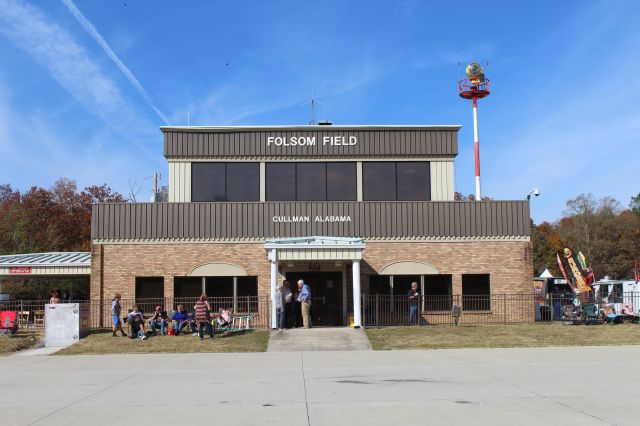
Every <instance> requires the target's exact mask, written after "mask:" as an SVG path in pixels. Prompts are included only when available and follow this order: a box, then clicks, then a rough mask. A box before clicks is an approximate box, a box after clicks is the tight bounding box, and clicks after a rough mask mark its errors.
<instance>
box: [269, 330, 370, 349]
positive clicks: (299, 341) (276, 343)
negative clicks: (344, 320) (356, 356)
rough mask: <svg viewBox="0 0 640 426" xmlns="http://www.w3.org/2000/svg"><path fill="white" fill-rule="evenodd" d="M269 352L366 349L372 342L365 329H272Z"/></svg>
mask: <svg viewBox="0 0 640 426" xmlns="http://www.w3.org/2000/svg"><path fill="white" fill-rule="evenodd" d="M267 350H268V351H269V352H303V351H366V350H371V344H370V343H369V339H368V338H367V335H366V334H364V331H363V329H361V328H358V329H354V328H347V327H330V328H320V327H314V328H309V329H304V328H294V329H291V330H281V331H272V332H271V338H270V339H269V349H267Z"/></svg>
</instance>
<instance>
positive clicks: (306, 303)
mask: <svg viewBox="0 0 640 426" xmlns="http://www.w3.org/2000/svg"><path fill="white" fill-rule="evenodd" d="M298 302H300V309H301V310H302V326H303V327H304V328H310V327H311V289H310V288H309V286H308V285H306V284H305V283H304V281H303V280H299V281H298Z"/></svg>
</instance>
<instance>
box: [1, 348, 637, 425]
mask: <svg viewBox="0 0 640 426" xmlns="http://www.w3.org/2000/svg"><path fill="white" fill-rule="evenodd" d="M0 383H2V388H3V389H4V390H5V391H4V392H3V395H2V398H0V423H1V424H2V426H5V425H27V424H38V425H40V424H47V425H83V426H84V425H86V424H87V423H90V424H91V425H92V426H98V425H111V424H122V425H136V426H142V425H151V424H153V425H155V426H157V425H160V424H181V425H187V424H199V423H202V419H203V418H204V419H206V422H205V423H210V424H224V425H225V426H233V425H267V424H278V425H280V424H283V425H295V426H300V425H313V426H317V425H331V426H341V425H367V426H370V425H385V426H389V425H425V424H433V425H464V426H469V425H484V424H490V425H492V426H494V425H495V426H501V425H508V426H513V425H518V426H528V425H561V424H566V425H580V426H591V425H614V424H615V425H637V424H638V419H639V418H640V404H638V383H640V346H620V347H573V348H530V349H522V348H519V349H458V350H430V351H352V352H297V353H296V352H286V353H283V352H278V353H257V354H255V353H254V354H167V355H105V356H102V355H100V356H98V355H93V356H91V355H87V356H55V355H54V356H36V357H14V356H11V357H0ZM203 416H204V417H203Z"/></svg>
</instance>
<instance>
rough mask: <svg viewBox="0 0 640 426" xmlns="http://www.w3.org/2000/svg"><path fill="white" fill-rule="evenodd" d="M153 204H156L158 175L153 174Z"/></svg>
mask: <svg viewBox="0 0 640 426" xmlns="http://www.w3.org/2000/svg"><path fill="white" fill-rule="evenodd" d="M153 202H154V203H157V202H158V173H154V174H153Z"/></svg>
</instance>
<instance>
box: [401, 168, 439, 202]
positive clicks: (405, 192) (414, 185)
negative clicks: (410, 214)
mask: <svg viewBox="0 0 640 426" xmlns="http://www.w3.org/2000/svg"><path fill="white" fill-rule="evenodd" d="M396 176H397V188H398V198H397V199H398V200H399V201H429V200H430V199H431V183H430V182H429V163H428V162H414V161H406V162H404V161H403V162H398V163H396Z"/></svg>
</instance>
